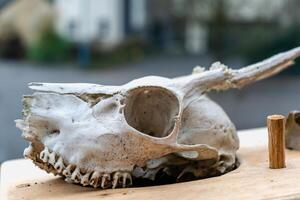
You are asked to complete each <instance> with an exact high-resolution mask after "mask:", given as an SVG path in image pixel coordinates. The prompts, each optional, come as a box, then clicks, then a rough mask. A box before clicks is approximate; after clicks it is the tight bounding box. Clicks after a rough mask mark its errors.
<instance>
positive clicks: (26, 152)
mask: <svg viewBox="0 0 300 200" xmlns="http://www.w3.org/2000/svg"><path fill="white" fill-rule="evenodd" d="M32 153H33V147H32V145H29V146H28V147H27V148H26V149H25V150H24V153H23V155H24V157H25V158H31V157H32Z"/></svg>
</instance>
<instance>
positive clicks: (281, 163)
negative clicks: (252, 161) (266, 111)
mask: <svg viewBox="0 0 300 200" xmlns="http://www.w3.org/2000/svg"><path fill="white" fill-rule="evenodd" d="M267 124H268V132H269V167H270V168H271V169H280V168H285V139H284V137H285V125H284V124H285V117H284V116H282V115H271V116H268V120H267Z"/></svg>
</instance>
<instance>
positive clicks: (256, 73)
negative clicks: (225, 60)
mask: <svg viewBox="0 0 300 200" xmlns="http://www.w3.org/2000/svg"><path fill="white" fill-rule="evenodd" d="M299 56H300V47H297V48H294V49H292V50H289V51H286V52H283V53H280V54H277V55H275V56H272V57H270V58H268V59H266V60H264V61H262V62H258V63H256V64H253V65H249V66H247V67H244V68H241V69H238V70H232V69H229V68H226V67H221V66H223V65H221V64H220V67H216V66H215V65H216V64H215V65H214V67H213V68H212V69H211V70H209V71H205V72H203V73H200V74H194V75H191V76H186V77H182V78H179V79H175V80H176V81H178V84H179V85H181V87H182V90H183V92H184V93H187V94H186V95H189V94H190V93H193V92H199V91H200V92H205V91H208V90H213V89H214V90H227V89H229V88H242V87H244V86H245V85H248V84H250V83H253V82H255V81H259V80H261V79H264V78H267V77H270V76H272V75H275V74H277V73H279V72H280V71H282V70H284V69H286V68H287V67H288V66H290V65H292V64H294V62H293V60H295V59H296V58H297V57H299Z"/></svg>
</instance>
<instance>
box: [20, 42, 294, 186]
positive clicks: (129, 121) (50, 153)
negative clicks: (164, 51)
mask: <svg viewBox="0 0 300 200" xmlns="http://www.w3.org/2000/svg"><path fill="white" fill-rule="evenodd" d="M299 55H300V48H299V47H298V48H295V49H293V50H290V51H288V52H285V53H282V54H278V55H276V56H273V57H271V58H269V59H267V60H265V61H262V62H260V63H257V64H254V65H250V66H248V67H245V68H242V69H239V70H232V69H228V68H227V67H226V66H224V65H222V64H220V63H215V64H213V66H212V67H211V68H210V70H208V71H205V70H202V69H200V68H197V70H196V71H197V73H195V74H193V75H190V76H185V77H179V78H175V79H168V78H163V77H144V78H141V79H137V80H133V81H131V82H129V83H128V84H125V85H123V86H102V85H95V84H55V83H53V84H50V83H32V84H30V88H31V89H34V90H37V91H38V92H36V93H34V94H33V95H31V96H24V98H23V103H24V110H23V116H24V117H23V120H17V121H16V123H17V127H19V128H20V129H21V130H22V131H23V137H24V138H25V139H26V140H28V141H30V145H29V147H28V148H26V149H25V151H24V156H25V157H27V158H30V159H32V160H33V162H34V163H35V164H36V165H37V166H39V167H40V168H42V169H44V170H46V171H47V172H52V173H54V174H59V175H61V176H63V177H65V178H66V180H67V181H70V182H73V183H80V184H81V185H84V186H86V185H91V186H93V187H101V188H108V187H112V188H116V187H126V186H129V185H131V184H132V179H136V178H148V179H155V178H157V177H156V175H157V173H158V172H159V171H160V172H161V171H163V172H164V173H166V174H168V175H169V176H174V177H177V178H179V179H180V178H181V177H182V176H184V175H185V174H186V173H192V174H193V175H194V176H195V177H196V178H202V177H210V176H215V175H220V174H223V173H225V172H228V171H230V170H232V169H234V168H235V167H236V164H237V159H236V154H235V153H236V151H237V150H238V148H239V140H238V137H237V135H236V130H235V127H234V125H233V124H232V122H231V121H230V119H229V118H228V117H227V115H226V114H225V112H224V111H223V110H222V108H221V107H220V106H218V105H217V104H216V103H214V102H213V101H212V100H210V99H209V98H208V97H207V96H205V95H204V93H205V92H206V91H209V90H213V89H214V90H225V89H229V88H240V87H242V86H244V85H246V84H249V83H252V82H254V81H257V80H260V79H263V78H266V77H269V76H271V75H273V74H276V73H278V72H279V71H281V70H283V69H285V68H286V67H288V66H289V65H291V64H293V61H292V60H293V59H295V58H296V57H298V56H299Z"/></svg>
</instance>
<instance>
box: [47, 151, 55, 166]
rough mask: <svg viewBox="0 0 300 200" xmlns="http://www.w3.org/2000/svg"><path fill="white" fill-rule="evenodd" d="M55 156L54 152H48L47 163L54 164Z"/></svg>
mask: <svg viewBox="0 0 300 200" xmlns="http://www.w3.org/2000/svg"><path fill="white" fill-rule="evenodd" d="M55 157H56V153H55V152H54V151H53V152H52V153H49V156H48V159H49V160H48V163H50V164H51V165H53V166H54V165H55Z"/></svg>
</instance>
